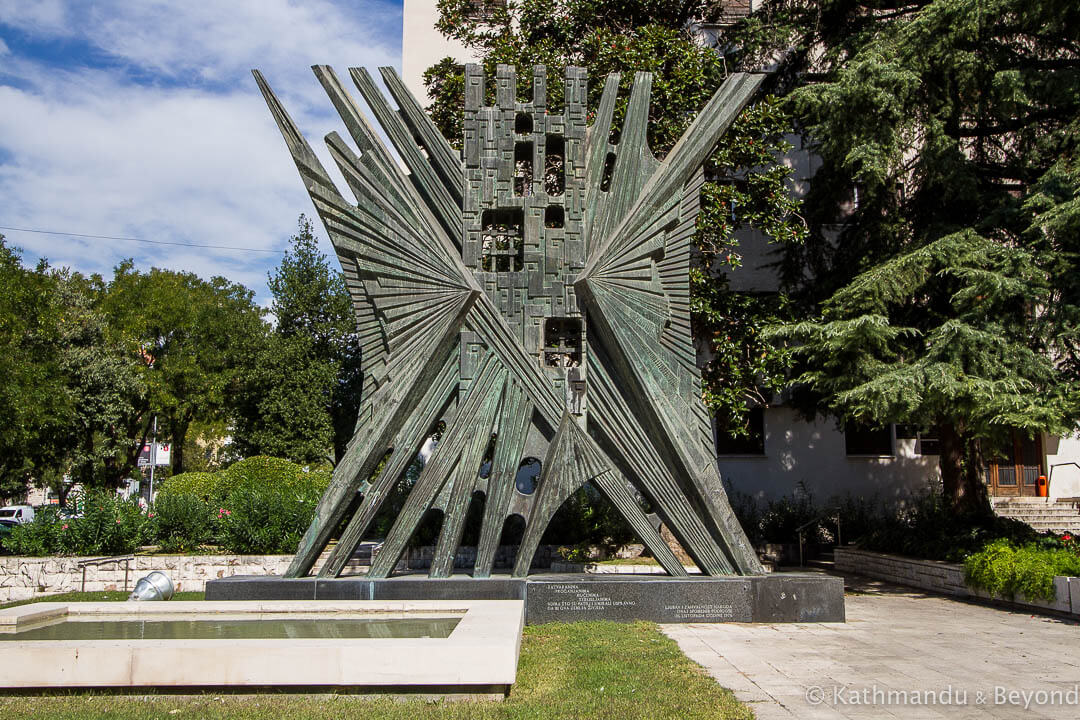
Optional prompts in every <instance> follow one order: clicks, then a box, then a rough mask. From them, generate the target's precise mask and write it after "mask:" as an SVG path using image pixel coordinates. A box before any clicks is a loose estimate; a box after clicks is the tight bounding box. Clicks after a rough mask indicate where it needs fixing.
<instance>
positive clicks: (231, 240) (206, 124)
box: [0, 0, 400, 300]
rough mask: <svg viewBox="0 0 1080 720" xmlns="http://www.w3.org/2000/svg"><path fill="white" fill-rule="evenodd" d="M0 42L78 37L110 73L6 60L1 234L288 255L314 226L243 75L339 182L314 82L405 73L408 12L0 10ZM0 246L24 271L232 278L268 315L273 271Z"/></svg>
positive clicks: (86, 244) (191, 7)
mask: <svg viewBox="0 0 1080 720" xmlns="http://www.w3.org/2000/svg"><path fill="white" fill-rule="evenodd" d="M27 6H34V8H35V10H34V11H31V10H29V9H28V8H27ZM365 7H366V8H368V12H365ZM373 12H378V13H382V14H385V15H388V17H371V16H370V14H371V13H373ZM394 12H396V13H398V15H397V17H396V18H395V17H394V16H393V13H394ZM3 25H7V26H9V27H12V28H15V29H17V30H19V31H20V32H23V33H27V34H30V35H33V36H35V38H36V39H37V40H38V41H39V43H40V42H41V41H46V42H47V41H48V40H49V39H50V38H53V39H55V38H59V37H61V36H66V37H68V38H70V37H71V36H72V35H77V36H79V38H80V39H81V41H83V42H86V43H87V44H90V45H92V46H94V47H96V48H99V49H100V50H102V51H104V52H106V53H108V54H109V55H111V56H112V57H113V58H114V62H112V63H110V64H108V65H104V66H98V67H88V66H86V65H87V64H88V63H85V62H84V63H82V64H80V63H76V62H68V63H66V64H64V65H63V66H61V67H57V63H56V62H55V61H52V62H49V61H47V60H43V59H40V58H28V57H21V56H18V55H17V54H15V55H9V56H8V57H6V58H5V63H4V72H5V73H6V76H7V77H8V78H11V79H13V81H12V82H10V83H9V84H7V85H5V84H3V82H4V81H3V80H2V79H0V108H3V110H2V111H0V197H3V198H4V203H3V205H2V206H0V225H8V226H15V227H33V228H42V229H47V230H61V231H70V232H81V233H90V234H102V235H118V236H134V237H140V238H146V239H153V240H162V241H171V242H186V243H208V244H218V245H230V246H242V247H258V248H270V247H272V248H278V249H280V248H283V247H284V246H285V241H286V239H287V237H288V235H290V234H292V232H293V231H294V230H295V223H296V215H297V214H298V213H300V212H305V213H307V214H308V215H312V214H313V211H312V208H311V203H310V201H309V200H308V198H307V195H306V193H305V192H304V190H303V186H302V183H301V181H300V178H299V177H298V175H297V173H296V169H295V167H294V166H293V164H292V161H291V159H290V158H289V155H288V152H287V151H286V149H285V146H284V143H283V142H282V140H281V137H280V135H279V134H278V131H277V128H276V126H275V125H274V123H273V120H272V119H271V117H270V114H269V112H268V111H267V109H266V106H265V104H264V103H263V100H262V98H261V96H260V95H259V94H258V92H257V90H256V89H255V84H254V80H253V79H252V78H251V75H250V73H249V68H251V67H259V68H261V69H262V70H263V71H264V74H265V75H266V76H267V79H268V80H269V81H270V83H271V84H272V86H273V87H274V89H275V91H276V92H278V93H279V95H280V96H281V97H282V100H283V102H285V104H286V106H287V107H288V109H289V111H290V113H291V114H292V116H293V118H294V119H295V120H296V121H297V123H298V124H299V125H300V126H301V128H302V129H303V130H304V132H305V134H306V135H307V137H308V139H309V142H311V143H312V145H313V146H314V147H315V149H316V151H317V152H319V154H320V155H321V156H322V157H323V159H324V163H325V164H327V166H328V170H330V171H331V172H334V171H335V169H334V168H333V163H331V162H329V161H328V156H327V154H326V153H325V151H324V150H323V143H322V137H323V136H324V135H325V134H326V132H328V131H330V130H334V129H336V130H338V131H339V132H342V131H343V128H341V127H340V121H339V120H338V119H337V117H336V115H334V114H333V112H332V107H331V105H330V102H329V100H328V99H327V98H326V96H325V95H324V94H323V93H322V89H321V87H320V86H319V84H318V82H317V81H316V79H315V77H314V76H313V75H312V74H311V71H310V69H309V66H310V65H312V64H314V63H316V62H318V63H322V62H329V63H331V64H335V65H336V66H337V69H338V70H339V73H341V74H344V69H345V67H347V66H349V65H367V66H375V65H382V64H393V65H399V64H400V62H399V56H398V49H397V48H398V42H399V38H400V6H392V5H391V6H388V5H380V4H376V3H369V4H368V5H366V6H365V5H364V4H362V3H361V4H355V3H354V4H350V5H343V6H342V8H335V7H333V6H332V5H331V3H329V2H325V1H311V2H305V3H302V4H300V3H290V2H285V1H284V0H243V1H237V2H230V3H201V2H197V3H172V4H166V3H164V2H156V1H155V2H144V3H129V2H126V1H117V2H99V3H95V4H93V5H90V4H85V5H84V4H81V3H72V4H71V5H63V4H60V3H24V2H14V3H13V2H5V0H0V26H3ZM115 59H121V60H122V61H123V62H122V63H121V65H120V66H119V67H117V65H116V63H115ZM125 64H126V67H125ZM133 78H135V79H137V82H136V81H135V80H133ZM343 134H344V133H343ZM2 232H5V234H7V235H8V240H9V241H10V242H11V243H12V244H16V245H18V246H20V247H22V248H23V249H24V250H25V251H26V257H25V259H26V260H27V261H28V262H32V261H33V260H34V259H35V258H36V257H37V256H40V255H44V256H47V257H49V259H50V261H52V262H53V263H54V264H57V265H63V264H67V265H70V266H72V267H74V268H76V269H79V270H82V271H86V272H103V273H108V272H109V271H110V269H111V267H112V266H113V265H114V264H115V263H116V262H117V261H119V260H120V259H122V258H125V257H131V256H134V257H135V258H136V260H137V262H138V263H139V265H140V266H141V267H142V266H149V265H150V264H153V265H157V266H159V267H169V268H173V269H183V270H191V271H194V272H197V273H199V274H200V275H203V276H209V275H214V274H220V275H225V276H226V277H228V278H230V279H232V280H235V281H238V282H243V283H244V284H246V285H248V287H251V288H252V289H253V290H256V292H258V293H259V295H260V299H261V300H265V295H266V287H265V276H266V269H267V268H268V267H272V266H273V265H274V264H276V261H277V257H276V256H273V255H263V254H254V253H239V252H232V251H220V250H206V249H200V250H193V249H191V248H180V247H175V246H160V247H158V246H148V245H143V244H140V243H131V242H123V241H107V240H89V239H77V238H67V237H59V236H48V235H29V234H23V233H12V232H7V231H2ZM325 249H326V250H329V248H328V247H326V248H325Z"/></svg>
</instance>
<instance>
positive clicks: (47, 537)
mask: <svg viewBox="0 0 1080 720" xmlns="http://www.w3.org/2000/svg"><path fill="white" fill-rule="evenodd" d="M59 517H60V516H59V513H58V511H57V509H56V508H52V507H46V508H42V509H41V510H38V511H37V514H36V515H34V519H33V520H32V521H30V522H29V523H27V524H25V525H18V526H16V527H14V528H12V529H11V533H10V534H9V535H8V536H7V537H5V538H4V547H5V548H6V549H7V551H8V552H10V553H12V554H14V555H25V556H31V557H40V556H43V555H57V554H59V553H60V552H61V551H62V543H61V538H60V525H61V523H60V522H58V520H59Z"/></svg>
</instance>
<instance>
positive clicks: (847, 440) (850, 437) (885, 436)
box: [844, 425, 896, 457]
mask: <svg viewBox="0 0 1080 720" xmlns="http://www.w3.org/2000/svg"><path fill="white" fill-rule="evenodd" d="M893 445H894V443H893V426H892V425H886V426H884V427H872V426H870V425H849V426H847V427H846V428H844V447H845V450H846V452H847V454H848V455H849V456H851V455H856V456H858V455H870V456H878V457H881V456H891V455H895V454H896V451H895V449H894V447H893Z"/></svg>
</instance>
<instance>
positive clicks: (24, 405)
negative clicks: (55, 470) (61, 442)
mask: <svg viewBox="0 0 1080 720" xmlns="http://www.w3.org/2000/svg"><path fill="white" fill-rule="evenodd" d="M53 291H54V283H53V281H52V278H50V277H49V275H48V273H47V272H46V270H45V267H44V266H39V267H38V268H37V269H36V270H28V269H27V268H24V267H23V265H22V263H21V261H20V256H19V252H18V250H16V249H14V248H11V247H10V246H8V245H7V244H6V242H5V241H4V237H3V235H0V376H2V377H3V378H4V381H3V382H2V383H0V499H10V498H13V497H18V496H20V495H22V494H23V493H24V492H26V488H27V486H28V484H29V483H30V481H31V480H32V479H34V478H35V477H37V476H39V475H40V473H41V472H42V469H43V468H46V467H48V466H49V465H50V462H51V457H50V455H51V448H50V445H49V443H48V442H46V438H47V437H48V436H49V434H50V432H52V431H53V430H55V428H56V427H58V425H59V424H60V423H61V422H62V420H61V419H62V418H63V417H64V416H65V415H66V414H67V413H68V410H69V407H70V404H69V398H68V396H67V393H66V392H65V391H64V385H63V380H62V378H61V374H60V372H59V368H58V365H59V358H58V354H57V336H56V328H57V325H58V323H59V320H60V311H59V307H58V305H57V304H56V303H55V302H53V297H54V293H53Z"/></svg>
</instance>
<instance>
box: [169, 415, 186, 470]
mask: <svg viewBox="0 0 1080 720" xmlns="http://www.w3.org/2000/svg"><path fill="white" fill-rule="evenodd" d="M189 425H191V420H172V419H170V421H169V427H170V428H172V456H171V460H172V474H173V475H179V474H180V473H182V472H184V441H185V440H186V439H187V431H188V426H189Z"/></svg>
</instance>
